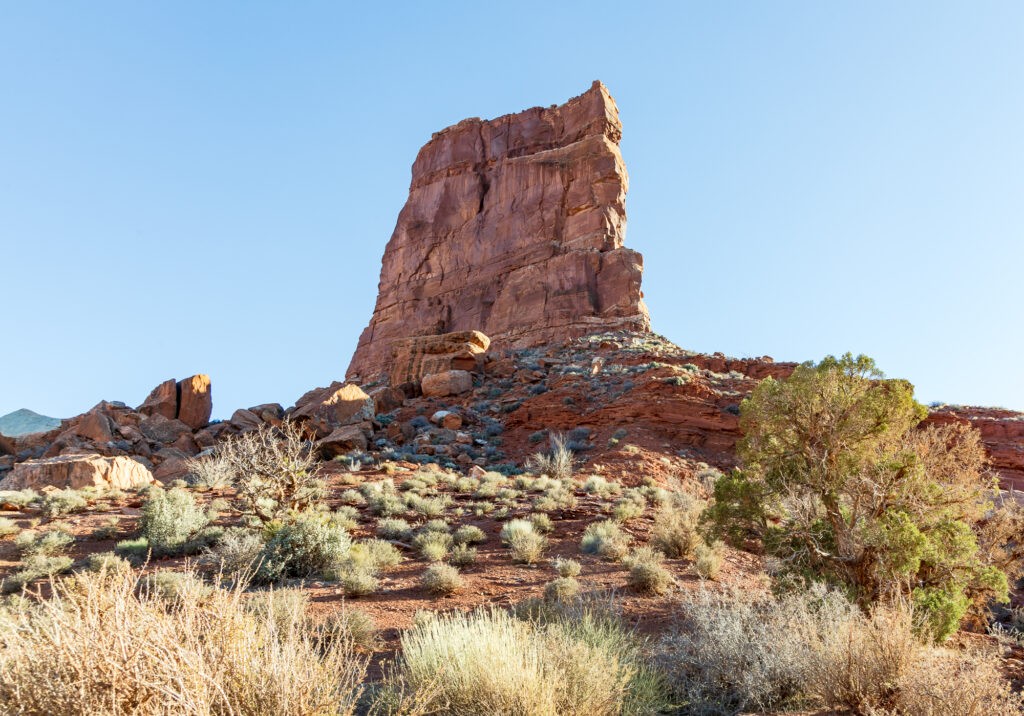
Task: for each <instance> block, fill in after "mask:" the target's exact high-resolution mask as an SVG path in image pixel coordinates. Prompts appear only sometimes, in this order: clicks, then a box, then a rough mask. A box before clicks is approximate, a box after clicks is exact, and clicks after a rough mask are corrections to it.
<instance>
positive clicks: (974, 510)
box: [704, 353, 1020, 638]
mask: <svg viewBox="0 0 1024 716" xmlns="http://www.w3.org/2000/svg"><path fill="white" fill-rule="evenodd" d="M926 416H927V410H926V409H925V408H924V407H923V406H922V405H920V404H919V403H917V401H915V400H914V389H913V386H912V385H911V384H910V383H908V382H906V381H903V380H892V379H885V378H884V376H883V374H882V373H881V372H880V371H879V370H878V369H877V368H876V367H875V363H874V361H872V360H871V359H870V358H867V357H866V356H857V357H856V358H854V357H853V356H852V355H850V354H849V353H848V354H846V355H845V356H843V357H841V358H834V357H832V356H829V357H827V358H825V359H824V360H823V361H822V362H821V363H819V364H817V365H815V364H813V363H805V364H803V365H801V366H799V367H798V368H797V369H796V370H795V371H794V372H793V374H792V376H791V377H790V378H788V379H787V380H784V381H776V380H773V379H771V378H769V379H767V380H764V381H762V382H761V383H760V385H758V387H757V388H756V389H755V390H754V392H753V393H752V394H751V396H750V397H749V398H747V399H746V400H744V401H743V404H742V405H741V418H740V427H741V429H742V431H743V433H744V437H743V440H742V441H741V443H740V446H739V453H740V457H741V459H742V461H743V469H742V470H737V471H734V472H733V473H732V474H730V475H728V476H725V477H723V478H721V479H720V480H719V481H718V482H717V484H716V486H715V502H714V504H713V505H712V506H711V507H710V508H709V509H708V510H707V511H706V513H705V515H704V525H705V529H706V530H707V531H708V532H710V533H712V534H714V535H715V536H720V537H724V538H727V539H730V540H732V541H733V542H743V541H747V542H749V541H754V542H755V543H759V544H760V545H761V546H762V547H763V549H764V550H765V552H767V553H768V554H770V555H772V556H774V557H777V558H778V559H779V560H780V562H781V564H782V565H783V571H784V572H785V573H787V574H790V575H793V574H799V575H803V576H807V577H810V578H813V579H821V578H824V579H826V580H828V581H831V582H834V583H840V584H843V585H846V586H847V587H848V588H850V590H851V591H852V592H853V593H854V595H855V596H856V597H857V599H858V600H859V601H860V602H861V603H862V604H865V605H866V604H869V603H872V602H875V601H878V600H881V599H886V598H892V597H895V596H897V595H904V596H907V597H910V598H911V599H913V601H914V602H915V604H916V605H917V606H918V607H919V608H920V609H921V610H922V611H923V612H924V613H925V614H926V615H927V617H928V619H929V624H930V626H931V628H932V631H933V633H934V634H935V635H936V636H937V637H939V638H944V637H945V636H947V635H948V634H949V633H951V632H952V631H953V630H955V629H956V626H957V625H958V624H959V621H960V619H961V617H962V616H963V615H964V613H965V612H966V611H967V609H968V607H969V606H971V604H972V603H976V604H980V603H983V602H985V601H987V600H989V599H991V598H995V599H999V600H1005V599H1006V597H1007V590H1008V586H1007V578H1006V574H1005V572H1004V571H1003V570H1002V569H1000V567H1005V566H1006V565H1008V564H1009V563H1011V562H1012V561H1013V557H1014V556H1017V557H1019V554H1016V552H1015V551H1014V550H1012V549H1011V550H1009V551H1008V548H1007V543H1008V537H1009V533H1010V532H1012V531H1013V530H1012V527H1013V526H1014V525H1016V528H1017V530H1018V533H1017V535H1016V537H1019V536H1020V533H1019V527H1020V520H1019V519H1009V520H1007V519H1005V518H1002V517H1000V518H999V519H996V520H995V522H996V523H998V524H999V526H1000V529H1001V531H1000V532H999V533H998V534H995V533H992V530H991V529H990V530H989V532H990V533H992V534H991V535H990V538H989V539H986V538H985V534H986V530H985V523H987V522H990V521H992V520H993V519H994V516H993V503H992V498H993V496H994V495H996V494H998V490H997V489H996V483H995V480H994V478H993V477H992V476H991V474H990V473H989V472H988V470H987V468H986V458H985V453H984V449H983V447H982V445H981V443H980V439H979V435H978V432H977V431H976V430H974V429H973V428H970V427H968V426H964V425H960V424H951V425H941V426H935V425H928V426H924V427H922V426H920V425H919V423H920V422H921V421H922V419H923V418H925V417H926ZM1007 525H1009V526H1010V529H1008V527H1007ZM979 535H981V536H982V539H981V542H980V543H979ZM1019 541H1020V540H1018V542H1019Z"/></svg>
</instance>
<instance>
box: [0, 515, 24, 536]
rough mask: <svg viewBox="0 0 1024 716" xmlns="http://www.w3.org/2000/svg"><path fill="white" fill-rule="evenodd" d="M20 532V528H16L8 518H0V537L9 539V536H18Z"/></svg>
mask: <svg viewBox="0 0 1024 716" xmlns="http://www.w3.org/2000/svg"><path fill="white" fill-rule="evenodd" d="M20 531H21V528H20V527H18V524H17V523H16V522H15V521H14V520H12V519H10V518H8V517H0V537H10V536H11V535H16V534H18V532H20Z"/></svg>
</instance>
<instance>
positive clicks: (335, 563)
mask: <svg viewBox="0 0 1024 716" xmlns="http://www.w3.org/2000/svg"><path fill="white" fill-rule="evenodd" d="M268 527H269V529H268V536H267V540H266V546H265V547H264V548H263V554H262V559H263V564H262V565H261V566H260V569H259V571H258V573H257V577H258V581H262V582H276V581H278V580H280V579H284V578H306V577H312V576H316V575H319V574H322V573H324V572H327V571H330V570H336V569H338V568H339V567H340V566H341V565H342V564H343V563H344V561H345V560H346V559H347V558H348V556H349V550H350V549H351V545H352V541H351V539H350V538H349V536H348V532H346V531H345V530H344V529H342V528H340V527H338V526H337V525H332V524H330V523H329V522H328V521H327V520H324V519H322V518H321V517H318V516H317V515H313V514H309V513H306V514H302V515H300V516H298V517H296V518H295V519H294V520H293V521H292V522H287V523H284V524H279V525H274V524H271V525H269V526H268Z"/></svg>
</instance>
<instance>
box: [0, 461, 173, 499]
mask: <svg viewBox="0 0 1024 716" xmlns="http://www.w3.org/2000/svg"><path fill="white" fill-rule="evenodd" d="M152 482H153V475H152V473H150V471H149V470H148V469H146V467H145V466H144V465H143V464H141V463H140V462H137V461H135V460H133V459H131V458H129V457H104V456H102V455H95V454H92V455H59V456H57V457H51V458H45V459H41V460H29V461H27V462H23V463H20V464H18V465H15V467H14V469H13V470H11V472H10V474H9V475H8V476H7V477H5V478H4V479H3V480H0V489H3V490H24V489H39V488H42V487H45V486H49V487H56V488H71V489H76V490H77V489H80V488H83V487H98V488H107V487H112V488H117V489H121V490H130V489H132V488H135V487H137V486H139V485H148V484H151V483H152Z"/></svg>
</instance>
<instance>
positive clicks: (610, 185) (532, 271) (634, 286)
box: [348, 82, 650, 382]
mask: <svg viewBox="0 0 1024 716" xmlns="http://www.w3.org/2000/svg"><path fill="white" fill-rule="evenodd" d="M621 133H622V125H621V124H620V122H619V117H618V108H617V107H616V106H615V101H614V100H613V99H612V98H611V95H609V93H608V90H607V89H606V88H605V87H604V85H602V84H601V83H600V82H595V83H594V85H593V86H592V87H591V88H590V90H588V91H587V92H585V93H584V94H582V95H580V96H579V97H575V98H573V99H571V100H569V101H568V102H567V103H565V104H563V105H560V106H552V107H549V108H539V107H537V108H533V109H528V110H526V111H524V112H519V113H518V114H510V115H506V116H503V117H499V118H498V119H494V120H490V121H483V120H480V119H475V118H474V119H467V120H464V121H462V122H460V123H459V124H457V125H455V126H453V127H449V128H447V129H445V130H442V131H441V132H438V133H437V134H435V135H434V136H433V138H432V139H431V140H430V141H429V142H428V143H427V144H426V145H425V146H424V147H423V148H422V149H421V150H420V152H419V155H418V156H417V158H416V162H415V163H414V164H413V168H412V183H411V186H410V190H409V199H408V201H407V202H406V204H405V207H404V208H403V209H402V212H401V214H399V217H398V223H397V225H396V227H395V231H394V234H392V236H391V240H390V241H389V242H388V245H387V248H386V250H385V253H384V259H383V266H382V268H381V275H380V285H379V293H378V296H377V303H376V307H375V309H374V312H373V316H372V318H371V319H370V323H369V325H368V326H367V327H366V329H365V330H364V331H363V333H362V335H361V337H360V339H359V345H358V347H357V348H356V352H355V355H354V356H353V358H352V363H351V364H350V366H349V369H348V376H349V378H350V379H355V378H357V377H358V378H359V380H360V381H362V382H366V381H368V380H369V379H370V378H372V377H376V376H377V375H379V374H381V373H384V372H386V371H387V370H388V367H389V364H390V357H391V348H392V343H393V342H394V341H395V340H396V339H404V338H409V337H414V336H425V335H437V334H442V333H450V332H453V331H469V330H479V331H483V332H484V333H486V334H487V335H488V336H490V338H491V341H492V344H493V346H494V347H495V348H497V349H498V350H502V349H506V348H521V347H528V346H535V345H542V344H545V343H551V342H558V341H563V340H565V339H566V338H568V337H573V336H580V335H584V334H587V333H591V332H593V331H595V330H613V329H631V330H647V329H648V328H649V325H650V321H649V318H648V314H647V308H646V306H645V305H644V302H643V299H642V293H641V291H640V279H641V274H642V272H643V259H642V257H641V256H640V254H639V253H637V252H636V251H632V250H630V249H627V248H625V247H624V246H623V237H624V235H625V228H626V212H625V198H626V189H627V184H628V179H627V175H626V166H625V164H624V163H623V161H622V156H621V154H620V153H619V139H620V137H621Z"/></svg>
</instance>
